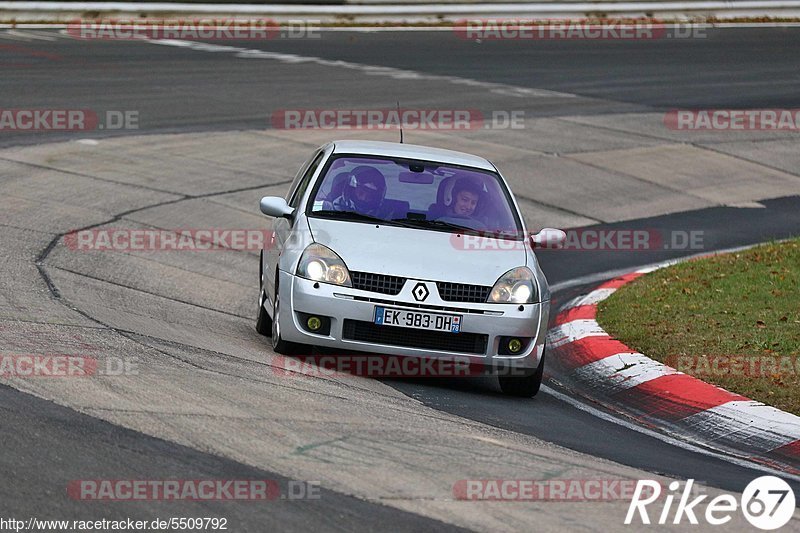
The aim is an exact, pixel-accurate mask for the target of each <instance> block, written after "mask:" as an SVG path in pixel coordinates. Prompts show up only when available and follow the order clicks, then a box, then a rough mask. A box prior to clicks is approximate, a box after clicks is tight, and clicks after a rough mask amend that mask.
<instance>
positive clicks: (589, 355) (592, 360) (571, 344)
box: [547, 263, 800, 474]
mask: <svg viewBox="0 0 800 533" xmlns="http://www.w3.org/2000/svg"><path fill="white" fill-rule="evenodd" d="M670 264H671V263H670ZM661 266H666V265H661ZM656 268H660V266H659V267H654V268H647V269H643V270H638V271H635V272H631V273H629V274H625V275H623V276H621V277H618V278H615V279H613V280H611V281H608V282H606V283H603V284H602V285H600V286H599V287H597V288H596V289H595V290H593V291H591V292H590V293H588V294H586V295H584V296H580V297H578V298H575V299H573V300H571V301H570V302H568V303H567V304H566V305H565V306H563V307H562V308H561V309H560V310H559V313H558V315H556V318H555V325H554V327H552V328H551V329H550V330H549V331H548V336H547V341H548V346H549V347H550V348H551V350H552V351H553V352H554V353H553V355H554V356H555V357H552V358H551V359H550V361H551V362H552V363H553V364H554V365H555V366H557V367H558V368H559V370H560V372H559V374H560V375H561V376H562V377H563V378H565V379H566V380H567V381H569V382H570V383H569V384H573V385H577V387H579V388H580V389H582V390H583V392H585V393H586V396H588V397H590V398H591V399H592V400H594V401H597V402H598V403H601V404H604V405H606V406H607V407H610V408H611V409H613V410H614V411H617V412H621V413H623V414H625V415H627V416H630V417H633V418H635V419H637V420H639V421H640V422H643V423H645V424H646V425H648V426H655V427H658V428H660V429H662V430H665V431H667V432H668V433H670V434H673V435H676V436H679V437H682V438H684V439H690V440H692V441H693V442H694V443H695V444H699V445H703V446H706V447H709V448H712V449H717V450H720V451H724V452H727V453H731V454H734V455H736V456H738V457H742V458H746V459H748V460H752V461H755V462H758V463H761V464H765V465H769V466H772V467H774V468H777V469H780V470H782V471H785V472H787V473H792V474H798V473H800V417H798V416H796V415H793V414H791V413H787V412H785V411H781V410H780V409H776V408H775V407H771V406H768V405H765V404H763V403H761V402H756V401H754V400H751V399H749V398H746V397H744V396H741V395H739V394H734V393H732V392H729V391H727V390H725V389H722V388H720V387H717V386H715V385H711V384H709V383H706V382H704V381H702V380H700V379H697V378H695V377H693V376H690V375H688V374H684V373H683V372H679V371H677V370H675V369H674V368H671V367H669V366H667V365H664V364H662V363H659V362H658V361H654V360H653V359H650V358H649V357H647V356H646V355H644V354H641V353H638V352H636V351H634V350H632V349H630V348H628V347H627V346H625V345H624V344H623V343H621V342H620V341H618V340H616V339H614V338H612V337H611V336H610V335H609V334H608V333H606V332H605V331H604V330H603V328H601V327H600V325H599V324H598V323H597V320H596V316H597V305H598V303H600V302H601V301H603V300H605V299H606V298H608V297H609V296H611V295H612V294H613V293H614V292H615V291H616V290H617V289H618V288H620V287H622V286H623V285H625V284H626V283H630V282H631V281H633V280H634V279H636V278H638V277H640V276H642V275H643V274H645V273H647V272H650V271H652V270H655V269H656ZM550 361H549V362H550ZM586 389H588V390H586Z"/></svg>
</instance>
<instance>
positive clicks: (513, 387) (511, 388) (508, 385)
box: [498, 352, 544, 398]
mask: <svg viewBox="0 0 800 533" xmlns="http://www.w3.org/2000/svg"><path fill="white" fill-rule="evenodd" d="M543 375H544V352H542V360H541V361H540V362H539V366H538V368H537V369H536V370H535V371H534V372H533V373H532V374H530V375H526V376H499V377H498V380H499V381H500V390H502V391H503V392H504V393H505V394H508V395H509V396H519V397H521V398H533V397H534V396H536V394H537V393H538V392H539V387H541V385H542V376H543Z"/></svg>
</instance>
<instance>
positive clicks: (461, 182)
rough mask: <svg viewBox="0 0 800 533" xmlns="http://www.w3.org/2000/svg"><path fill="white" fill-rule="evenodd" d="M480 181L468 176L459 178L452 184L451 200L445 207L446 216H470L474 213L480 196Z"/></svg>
mask: <svg viewBox="0 0 800 533" xmlns="http://www.w3.org/2000/svg"><path fill="white" fill-rule="evenodd" d="M482 192H483V191H482V187H481V184H480V183H477V182H476V181H474V180H471V179H469V178H459V179H458V181H456V182H455V184H453V194H452V200H451V201H450V206H449V207H448V209H447V216H449V217H458V218H470V217H472V216H473V215H474V213H475V209H476V208H477V207H478V202H479V200H480V199H481V196H482Z"/></svg>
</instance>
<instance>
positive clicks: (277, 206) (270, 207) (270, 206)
mask: <svg viewBox="0 0 800 533" xmlns="http://www.w3.org/2000/svg"><path fill="white" fill-rule="evenodd" d="M261 212H262V213H264V214H265V215H267V216H271V217H275V218H281V217H282V218H288V219H291V218H292V215H293V214H294V208H293V207H289V204H287V203H286V200H284V199H283V198H280V197H278V196H265V197H264V198H262V199H261Z"/></svg>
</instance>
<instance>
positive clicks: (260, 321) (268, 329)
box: [256, 250, 272, 337]
mask: <svg viewBox="0 0 800 533" xmlns="http://www.w3.org/2000/svg"><path fill="white" fill-rule="evenodd" d="M258 290H259V293H258V317H257V318H256V331H257V332H259V333H260V334H261V335H264V336H265V337H271V336H272V319H271V318H270V316H269V313H267V310H266V309H264V302H266V301H267V295H266V293H265V292H264V251H263V250H262V251H261V258H260V259H259V260H258Z"/></svg>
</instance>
